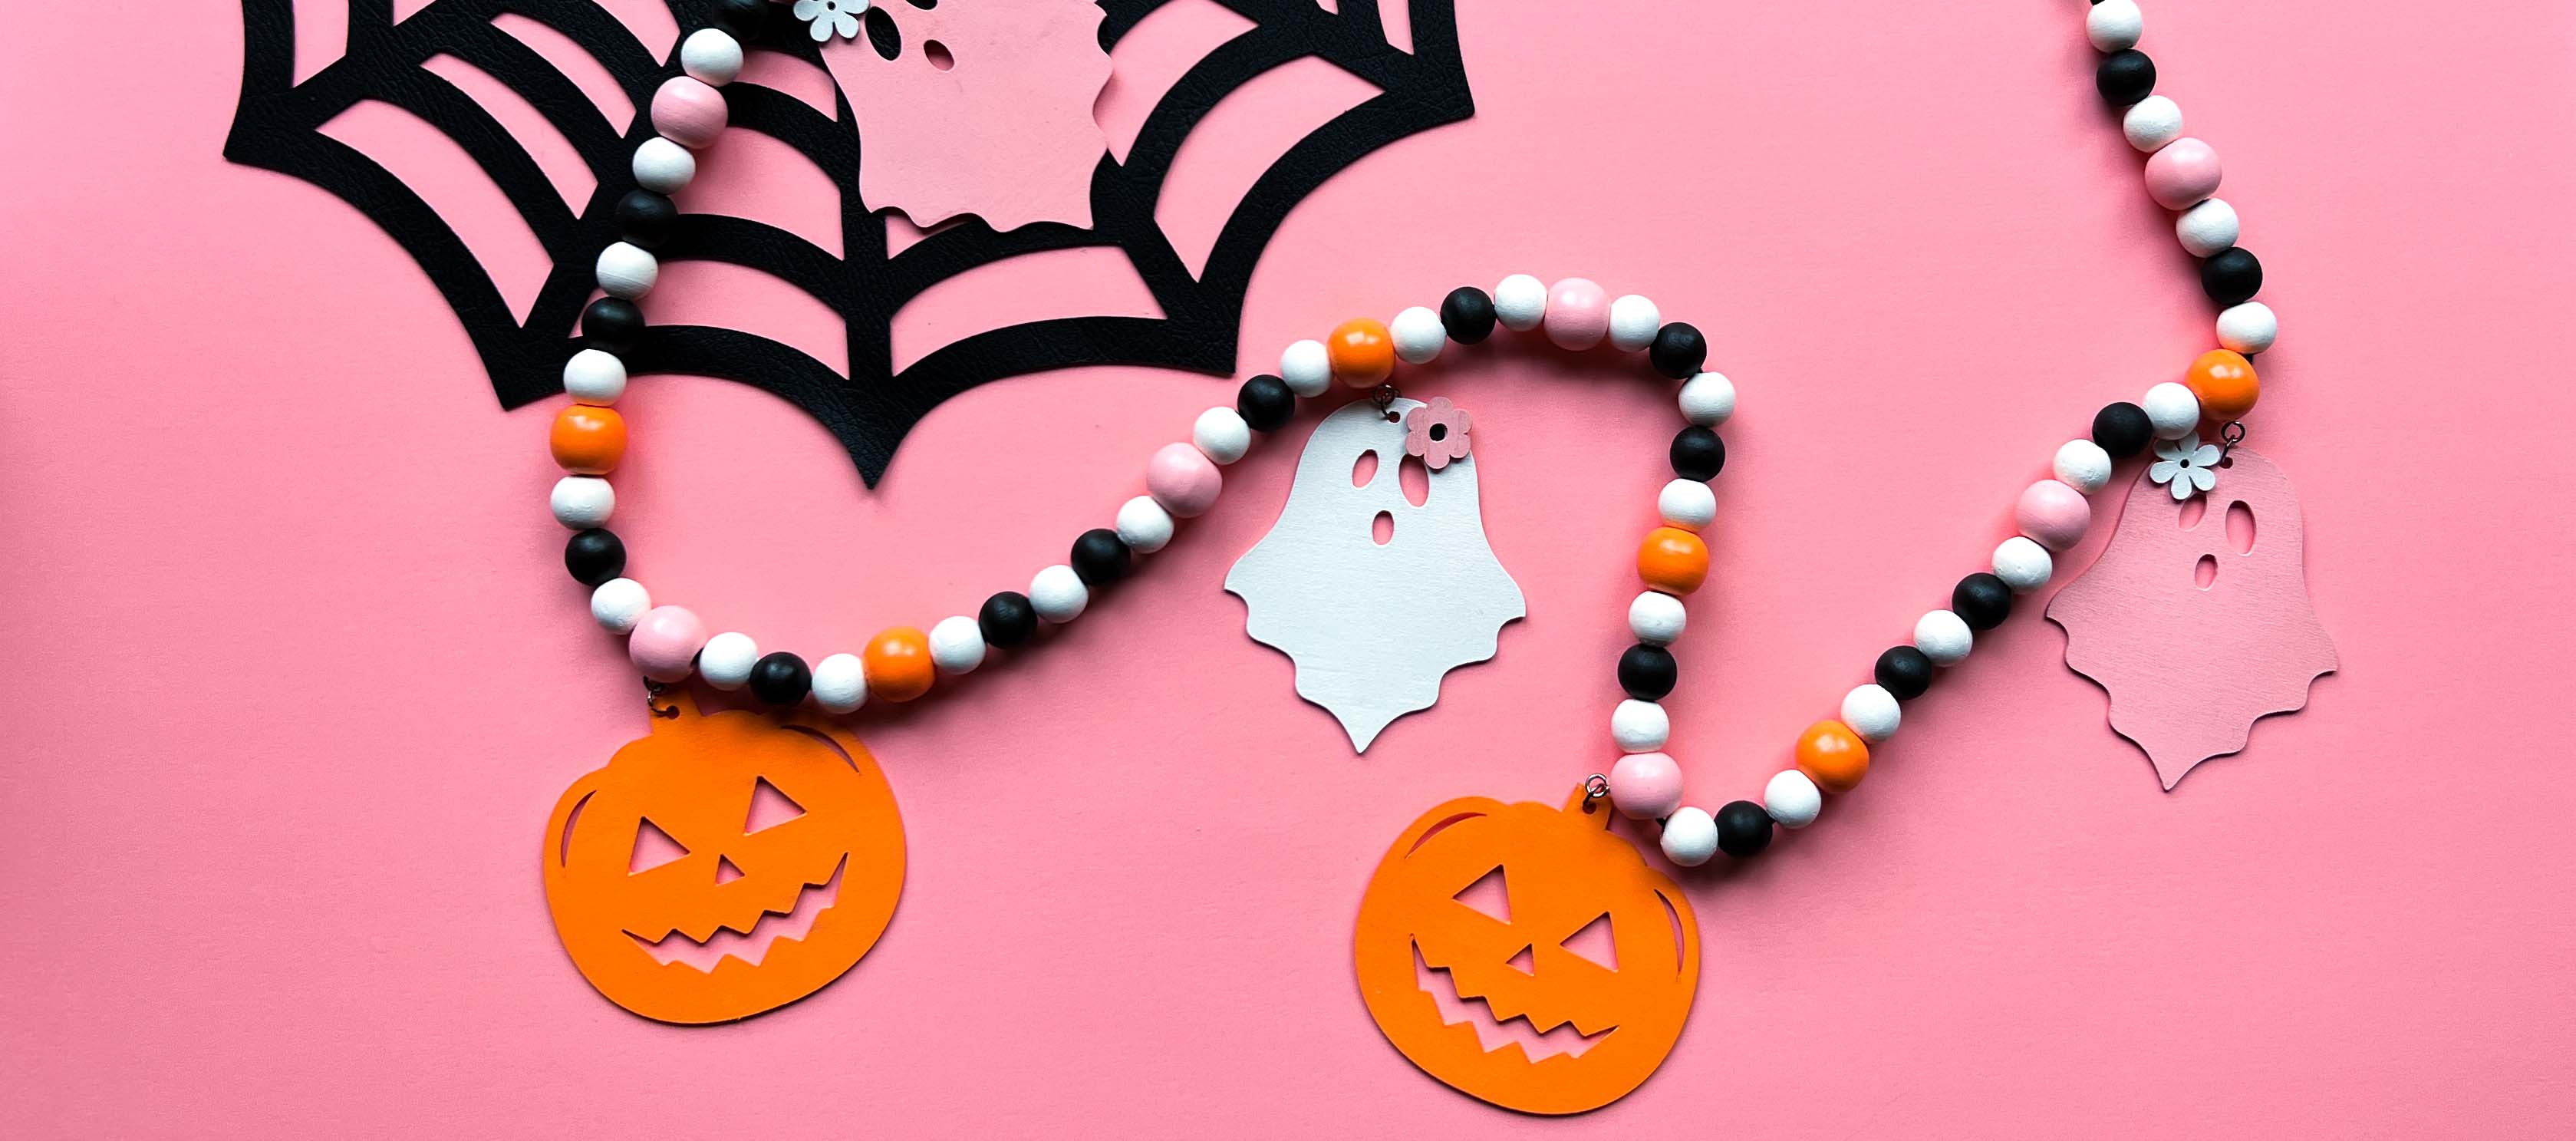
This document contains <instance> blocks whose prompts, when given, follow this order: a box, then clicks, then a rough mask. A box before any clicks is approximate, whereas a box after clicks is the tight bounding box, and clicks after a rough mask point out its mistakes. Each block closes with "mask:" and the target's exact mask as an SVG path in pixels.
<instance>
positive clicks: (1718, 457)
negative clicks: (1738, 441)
mask: <svg viewBox="0 0 2576 1141" xmlns="http://www.w3.org/2000/svg"><path fill="white" fill-rule="evenodd" d="M1672 460H1673V474H1675V475H1678V476H1680V477H1682V478H1683V479H1696V480H1699V481H1701V482H1703V483H1705V482H1707V481H1709V480H1712V479H1716V478H1717V473H1718V472H1720V471H1723V470H1725V469H1726V441H1724V440H1721V439H1718V438H1717V433H1715V432H1712V431H1710V430H1708V429H1706V428H1703V427H1700V426H1699V425H1697V424H1693V425H1691V426H1690V427H1687V428H1684V429H1682V430H1681V433H1680V434H1679V435H1676V436H1674V437H1673V448H1672Z"/></svg>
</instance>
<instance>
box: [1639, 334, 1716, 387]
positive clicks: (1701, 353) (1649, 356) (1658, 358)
mask: <svg viewBox="0 0 2576 1141" xmlns="http://www.w3.org/2000/svg"><path fill="white" fill-rule="evenodd" d="M1646 360H1647V362H1648V363H1650V364H1652V365H1654V366H1655V371H1656V372H1660V373H1662V374H1664V375H1665V376H1668V377H1671V378H1673V379H1674V380H1689V379H1690V378H1691V376H1692V375H1693V374H1695V373H1697V372H1698V371H1699V366H1701V365H1704V364H1707V363H1708V338H1706V337H1703V336H1700V335H1699V329H1698V327H1697V326H1694V325H1692V324H1690V323H1688V322H1685V321H1675V322H1673V323H1672V324H1669V325H1666V326H1664V327H1663V328H1661V329H1657V330H1655V343H1654V344H1652V345H1648V346H1646Z"/></svg>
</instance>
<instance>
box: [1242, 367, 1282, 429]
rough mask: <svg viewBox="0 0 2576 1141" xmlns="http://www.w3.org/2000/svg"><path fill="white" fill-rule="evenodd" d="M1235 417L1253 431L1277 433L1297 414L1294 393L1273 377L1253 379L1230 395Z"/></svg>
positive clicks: (1245, 382)
mask: <svg viewBox="0 0 2576 1141" xmlns="http://www.w3.org/2000/svg"><path fill="white" fill-rule="evenodd" d="M1234 412H1235V415H1238V416H1241V417H1243V422H1244V423H1246V424H1250V425H1252V430H1253V431H1256V432H1272V431H1277V430H1278V429H1279V428H1280V427H1281V426H1282V425H1284V424H1286V423H1288V421H1289V420H1291V419H1294V418H1295V417H1296V415H1297V394H1296V393H1294V392H1291V391H1289V390H1288V382H1287V381H1284V380H1281V379H1279V378H1278V377H1275V376H1256V377H1253V378H1252V379H1250V380H1247V381H1244V382H1243V387H1242V388H1241V389H1240V390H1238V391H1237V392H1236V393H1235V394H1234Z"/></svg>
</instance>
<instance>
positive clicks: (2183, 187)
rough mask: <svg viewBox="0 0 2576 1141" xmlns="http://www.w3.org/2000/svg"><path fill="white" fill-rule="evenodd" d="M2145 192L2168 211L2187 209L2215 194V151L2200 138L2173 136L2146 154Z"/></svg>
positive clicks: (2216, 172)
mask: <svg viewBox="0 0 2576 1141" xmlns="http://www.w3.org/2000/svg"><path fill="white" fill-rule="evenodd" d="M2147 193H2149V194H2152V195H2155V196H2156V202H2157V203H2158V204H2159V205H2162V206H2163V207H2164V208H2165V209H2167V210H2186V209H2189V208H2190V207H2191V206H2192V205H2193V204H2194V203H2197V202H2199V201H2200V200H2201V199H2204V198H2207V197H2209V196H2210V195H2212V194H2216V193H2218V152H2217V151H2214V150H2211V149H2210V148H2209V144H2208V143H2204V142H2202V141H2200V140H2199V139H2175V140H2174V141H2172V142H2170V143H2166V144H2165V146H2164V149H2163V150H2160V151H2157V152H2156V153H2154V154H2152V155H2149V156H2147Z"/></svg>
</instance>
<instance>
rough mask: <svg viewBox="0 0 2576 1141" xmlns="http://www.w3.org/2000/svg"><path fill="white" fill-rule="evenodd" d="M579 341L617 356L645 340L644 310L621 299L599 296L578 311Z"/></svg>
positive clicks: (629, 350)
mask: <svg viewBox="0 0 2576 1141" xmlns="http://www.w3.org/2000/svg"><path fill="white" fill-rule="evenodd" d="M581 335H582V339H584V340H586V341H589V342H590V347H592V348H594V349H604V350H607V351H608V352H612V353H616V354H618V355H620V356H624V355H625V354H627V353H629V352H632V351H634V348H635V342H637V341H640V340H642V339H644V310H642V309H640V308H638V307H636V304H635V303H634V302H632V301H628V300H627V299H625V298H623V297H602V298H600V299H599V300H597V301H593V302H591V303H590V307H589V308H587V309H584V310H582V311H581Z"/></svg>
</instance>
